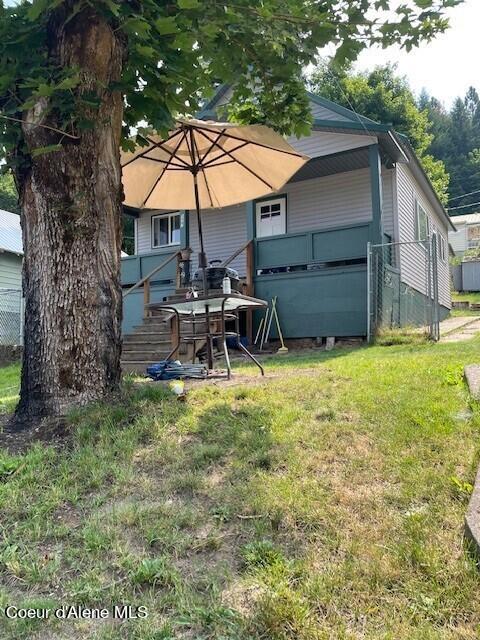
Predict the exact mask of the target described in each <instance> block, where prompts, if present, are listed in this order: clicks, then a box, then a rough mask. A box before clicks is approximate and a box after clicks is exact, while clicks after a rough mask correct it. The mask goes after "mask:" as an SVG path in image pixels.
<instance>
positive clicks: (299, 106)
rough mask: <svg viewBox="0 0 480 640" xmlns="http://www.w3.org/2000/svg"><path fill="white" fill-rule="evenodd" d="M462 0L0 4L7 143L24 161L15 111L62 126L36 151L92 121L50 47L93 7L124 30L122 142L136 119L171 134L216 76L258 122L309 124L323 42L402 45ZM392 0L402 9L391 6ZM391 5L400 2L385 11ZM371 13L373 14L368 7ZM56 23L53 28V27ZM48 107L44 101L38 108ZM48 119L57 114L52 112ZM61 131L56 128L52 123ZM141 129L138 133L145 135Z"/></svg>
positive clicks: (284, 127)
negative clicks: (307, 74) (59, 31)
mask: <svg viewBox="0 0 480 640" xmlns="http://www.w3.org/2000/svg"><path fill="white" fill-rule="evenodd" d="M462 1H463V0H412V1H411V2H407V3H402V4H401V5H400V6H396V5H397V3H395V2H392V1H391V0H377V1H376V2H375V3H373V4H374V8H375V10H376V11H374V12H372V11H369V10H371V9H372V3H371V2H370V1H369V0H348V1H341V2H340V1H339V0H322V1H321V2H320V1H314V2H310V1H306V0H303V1H301V2H299V1H298V0H263V1H262V2H259V1H253V2H252V1H251V0H225V1H222V2H217V1H216V0H176V1H175V2H170V3H164V2H158V0H142V1H140V0H122V1H120V0H95V2H92V1H91V0H33V1H26V0H24V1H22V2H20V3H19V4H18V5H17V6H14V7H7V6H3V3H2V7H1V9H0V109H1V112H2V113H3V115H4V117H5V116H7V117H10V118H12V120H5V119H4V120H3V123H2V131H1V136H2V143H3V146H4V152H5V155H6V157H7V158H8V161H9V162H10V163H11V164H12V166H15V165H18V164H19V163H22V162H28V154H24V153H22V151H24V149H23V147H22V143H23V136H22V131H21V128H20V127H19V126H18V123H17V122H16V120H15V119H22V118H24V114H25V113H26V112H27V111H28V110H29V109H32V108H34V107H36V108H37V110H38V117H35V122H36V123H38V122H41V120H42V119H44V118H45V117H46V112H48V113H49V114H50V116H51V114H52V112H53V113H54V114H55V120H56V122H57V125H58V126H57V127H56V128H58V130H59V131H60V132H65V133H64V134H62V133H58V132H57V133H56V135H52V137H51V138H52V140H51V143H50V144H48V145H46V147H45V148H40V149H38V150H36V151H35V153H44V152H46V151H54V150H55V149H57V148H58V145H62V144H74V143H75V140H76V139H77V138H78V136H79V135H81V132H82V131H83V130H86V129H88V128H90V127H91V126H92V122H91V116H90V115H89V114H90V113H91V109H92V107H95V106H96V104H97V103H98V95H97V90H96V87H94V86H92V87H89V89H88V90H86V89H85V87H83V86H82V74H81V71H80V69H78V68H75V66H71V67H65V66H61V65H58V64H56V63H55V60H52V57H51V56H50V55H49V49H50V45H49V41H48V34H49V28H50V29H51V24H52V22H51V21H52V16H53V19H54V20H55V21H63V22H66V21H69V20H71V19H72V17H73V16H76V15H78V14H80V13H81V12H82V11H83V10H84V9H85V8H86V7H89V6H92V7H94V9H95V11H96V12H98V13H99V14H101V15H102V16H104V17H105V19H106V20H108V22H109V23H110V24H111V26H112V28H113V29H115V31H116V32H117V33H118V34H119V35H120V34H121V36H122V37H123V38H124V40H125V43H126V59H125V63H124V67H123V73H122V77H121V80H120V81H119V82H118V83H117V84H116V86H114V87H111V88H112V90H117V91H120V92H122V94H123V95H124V101H125V106H126V108H125V111H124V128H123V133H124V144H128V142H126V141H127V139H128V137H129V136H130V132H131V127H136V126H137V125H138V123H139V122H147V123H148V124H149V125H150V126H151V127H153V128H155V129H157V130H161V131H164V130H166V128H167V127H168V126H169V125H170V124H171V121H172V117H174V116H175V115H176V114H178V113H182V114H183V113H194V112H195V111H196V110H197V108H198V107H199V104H200V102H201V98H202V97H204V96H205V95H208V93H209V92H211V91H212V89H213V87H214V85H215V84H216V83H217V82H219V81H223V82H228V81H233V80H234V81H235V87H236V89H235V94H234V96H233V101H232V107H231V108H232V117H236V118H237V120H242V121H243V120H246V121H262V122H267V123H269V124H273V125H274V126H275V127H276V129H277V130H280V131H282V132H288V133H291V132H294V133H296V134H302V133H303V134H305V133H307V131H308V129H309V126H310V114H309V109H308V101H307V98H306V96H305V92H304V86H303V85H304V82H303V78H302V69H303V68H304V67H305V66H306V65H307V64H309V63H310V62H312V60H314V59H315V56H316V54H317V50H318V48H319V47H322V46H324V45H327V44H328V43H332V42H335V43H336V46H337V54H336V57H337V59H338V60H340V61H344V60H349V59H353V58H355V57H356V55H357V54H358V53H359V51H360V50H361V49H362V48H363V47H365V46H367V45H368V44H370V43H380V44H382V45H384V46H387V45H389V44H392V43H400V44H401V45H402V46H405V47H406V48H407V49H410V48H412V47H413V46H415V45H416V44H418V42H419V41H420V40H422V39H429V38H432V37H433V36H434V35H435V34H436V33H438V32H439V31H443V30H444V29H445V28H446V27H447V24H448V23H447V20H446V18H445V15H444V9H445V8H447V7H451V6H454V5H456V4H459V3H460V2H462ZM394 6H396V8H395V9H393V7H394ZM390 9H393V11H389V10H390ZM369 15H370V16H371V17H367V16H369ZM49 25H50V27H49ZM40 105H41V107H40ZM50 120H51V118H50ZM52 133H54V132H52ZM141 136H142V130H139V138H140V140H141Z"/></svg>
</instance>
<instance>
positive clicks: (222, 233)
mask: <svg viewBox="0 0 480 640" xmlns="http://www.w3.org/2000/svg"><path fill="white" fill-rule="evenodd" d="M202 229H203V242H204V248H205V253H206V254H207V258H208V260H226V259H227V258H229V257H230V256H231V255H232V254H233V253H235V251H236V250H237V249H239V248H240V247H241V246H242V245H243V244H245V242H246V241H247V213H246V204H245V203H244V204H237V205H234V206H232V207H225V208H224V209H210V210H208V211H204V212H203V213H202ZM190 246H191V248H192V249H193V255H192V261H193V265H194V268H196V266H197V263H198V256H197V254H198V252H199V251H200V243H199V239H198V226H197V215H196V213H194V212H192V213H191V214H190ZM230 267H232V269H237V271H238V272H239V274H240V276H245V273H246V265H245V252H243V253H241V254H240V255H239V256H238V257H237V258H235V260H234V261H233V262H232V263H231V264H230Z"/></svg>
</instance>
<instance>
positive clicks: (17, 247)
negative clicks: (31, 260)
mask: <svg viewBox="0 0 480 640" xmlns="http://www.w3.org/2000/svg"><path fill="white" fill-rule="evenodd" d="M0 251H7V252H9V253H15V254H17V255H19V256H22V255H23V245H22V230H21V228H20V216H19V215H18V214H17V213H12V212H11V211H4V210H3V209H0Z"/></svg>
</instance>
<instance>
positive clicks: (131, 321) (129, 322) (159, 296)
mask: <svg viewBox="0 0 480 640" xmlns="http://www.w3.org/2000/svg"><path fill="white" fill-rule="evenodd" d="M173 293H175V286H174V285H164V286H160V285H154V286H152V287H150V300H151V301H152V302H161V301H162V300H163V299H164V298H165V297H166V296H168V295H172V294H173ZM142 322H143V289H142V288H139V289H137V290H135V291H133V292H132V293H131V294H130V295H128V296H127V297H126V298H124V299H123V323H122V331H123V333H124V334H127V333H130V332H131V331H132V329H133V328H134V327H136V326H138V325H141V324H142Z"/></svg>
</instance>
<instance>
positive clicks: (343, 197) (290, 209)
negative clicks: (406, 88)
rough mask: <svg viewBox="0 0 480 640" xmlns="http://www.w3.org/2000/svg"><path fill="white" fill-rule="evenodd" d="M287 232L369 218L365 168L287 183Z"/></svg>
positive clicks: (370, 205)
mask: <svg viewBox="0 0 480 640" xmlns="http://www.w3.org/2000/svg"><path fill="white" fill-rule="evenodd" d="M282 193H286V194H287V233H295V232H297V231H308V230H309V229H324V228H331V227H337V226H342V225H348V224H356V223H361V222H366V221H368V220H371V218H372V202H371V194H370V174H369V170H368V169H359V170H358V171H348V172H347V173H336V174H334V175H331V176H325V177H324V178H313V179H312V180H303V181H301V182H293V183H291V184H288V185H287V186H286V187H285V189H283V190H282Z"/></svg>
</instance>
